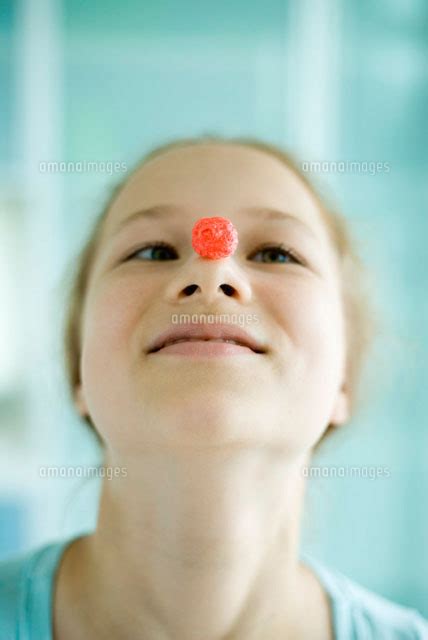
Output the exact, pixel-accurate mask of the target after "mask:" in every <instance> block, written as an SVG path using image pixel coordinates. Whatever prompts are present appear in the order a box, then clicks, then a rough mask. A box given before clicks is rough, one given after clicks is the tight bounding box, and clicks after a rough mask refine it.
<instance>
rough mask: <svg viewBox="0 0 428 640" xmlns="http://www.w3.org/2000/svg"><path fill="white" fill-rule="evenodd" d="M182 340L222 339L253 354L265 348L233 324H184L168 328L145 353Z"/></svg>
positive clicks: (261, 351)
mask: <svg viewBox="0 0 428 640" xmlns="http://www.w3.org/2000/svg"><path fill="white" fill-rule="evenodd" d="M183 338H201V340H209V339H210V338H213V339H215V338H224V339H225V340H235V341H236V342H239V344H242V345H244V346H245V347H249V348H250V349H252V351H254V352H255V353H265V352H266V348H265V346H264V345H263V344H262V343H261V342H259V340H257V338H255V337H253V336H251V335H250V334H249V333H247V332H246V331H244V330H243V329H241V328H240V327H237V326H235V325H233V324H220V323H218V324H215V325H212V326H207V325H206V324H203V323H202V324H199V323H198V324H197V323H191V324H184V325H180V326H172V327H168V329H166V331H163V332H162V333H161V334H159V335H158V336H157V337H156V338H155V339H154V340H153V341H152V342H151V344H149V346H148V349H147V353H152V352H153V351H158V350H159V349H161V348H162V347H164V346H165V344H166V343H167V342H171V341H173V340H180V339H183Z"/></svg>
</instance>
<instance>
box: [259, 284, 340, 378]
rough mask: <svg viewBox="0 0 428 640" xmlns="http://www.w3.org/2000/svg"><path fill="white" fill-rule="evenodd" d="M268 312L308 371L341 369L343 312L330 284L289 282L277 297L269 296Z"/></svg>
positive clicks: (333, 285) (276, 293)
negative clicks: (270, 312)
mask: <svg viewBox="0 0 428 640" xmlns="http://www.w3.org/2000/svg"><path fill="white" fill-rule="evenodd" d="M269 305H270V308H271V310H272V315H273V316H274V317H275V319H276V321H277V323H278V324H279V325H280V328H281V329H282V331H283V333H284V334H285V336H286V339H287V340H288V341H289V344H290V348H291V349H292V350H295V351H296V352H297V353H298V354H299V356H300V358H299V359H300V360H303V362H304V366H305V368H310V369H311V370H312V371H314V370H317V369H321V370H323V371H325V370H326V367H328V368H333V369H337V368H340V367H341V366H342V358H343V349H344V334H343V329H344V327H343V312H342V307H341V303H340V298H339V293H338V290H337V287H336V284H335V283H334V282H329V281H321V280H319V279H315V278H313V279H310V278H303V277H302V278H297V277H296V278H294V279H291V278H290V279H289V280H288V281H287V283H284V286H283V288H282V291H281V295H278V289H277V290H276V291H275V293H274V294H273V292H271V295H270V302H269Z"/></svg>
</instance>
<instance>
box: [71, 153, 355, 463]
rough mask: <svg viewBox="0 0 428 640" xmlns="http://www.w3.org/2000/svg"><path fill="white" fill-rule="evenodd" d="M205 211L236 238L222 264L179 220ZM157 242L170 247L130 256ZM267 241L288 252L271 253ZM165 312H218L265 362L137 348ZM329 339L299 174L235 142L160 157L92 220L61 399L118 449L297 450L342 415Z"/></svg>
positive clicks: (323, 280) (328, 306)
mask: <svg viewBox="0 0 428 640" xmlns="http://www.w3.org/2000/svg"><path fill="white" fill-rule="evenodd" d="M153 207H156V210H154V209H152V208H153ZM147 209H150V212H149V213H146V214H144V213H142V212H143V210H147ZM270 210H274V211H277V212H278V211H280V212H283V214H284V215H280V214H276V215H275V214H272V213H269V211H270ZM137 212H139V213H137ZM211 216H224V217H226V218H229V219H230V220H231V221H232V222H233V224H234V225H235V227H236V228H237V230H238V234H239V244H238V248H237V250H236V251H235V253H234V254H233V256H230V257H228V258H224V259H221V260H207V259H204V258H202V257H200V256H199V255H198V254H197V253H195V251H194V250H193V248H192V245H191V234H192V227H193V225H194V224H195V222H196V221H197V220H198V219H199V218H201V217H211ZM158 241H162V242H163V243H168V245H170V248H167V247H165V248H163V249H162V248H158V249H156V248H146V249H144V250H142V249H141V247H142V246H143V245H147V244H156V243H157V242H158ZM279 243H282V244H283V245H285V246H286V247H287V248H288V249H290V250H291V251H292V252H293V254H294V255H295V256H296V257H295V258H294V257H292V256H291V255H290V254H287V253H283V252H282V251H281V249H277V250H274V249H273V248H272V246H277V245H278V244H279ZM263 244H264V245H269V246H270V247H271V248H270V249H268V250H266V249H263V250H262V249H260V248H259V247H260V245H263ZM222 284H227V285H229V287H225V288H222V287H220V285H222ZM189 285H197V286H196V287H192V288H190V289H187V287H189ZM230 293H232V295H230ZM227 294H229V295H227ZM179 314H189V315H190V316H193V318H192V321H195V315H197V316H207V315H208V314H215V315H223V314H226V316H224V315H223V319H222V320H223V321H224V322H230V323H233V322H235V324H238V322H239V326H240V327H241V328H242V329H244V330H245V331H247V332H248V333H250V334H251V335H252V336H254V337H256V338H257V339H258V340H259V341H260V342H261V343H262V344H263V345H264V346H265V348H266V352H265V353H262V354H257V353H252V352H251V353H248V354H246V355H238V356H219V357H211V358H207V357H189V356H179V355H174V354H168V353H166V352H165V353H162V352H159V353H147V349H148V347H149V345H150V344H151V343H152V341H153V339H154V338H156V337H157V336H158V334H159V333H161V332H163V331H164V330H165V329H167V328H168V327H171V326H173V327H177V326H179V325H178V324H177V321H176V320H174V319H173V318H177V315H179ZM229 317H230V318H231V319H230V320H229V319H228V318H229ZM243 318H245V319H246V322H245V323H244V324H243V323H242V319H243ZM237 319H238V320H237ZM198 320H199V318H198ZM200 321H201V322H203V318H202V320H200ZM206 326H207V327H209V326H210V325H209V324H208V323H207V324H206ZM211 326H213V325H211ZM344 336H345V327H344V315H343V309H342V303H341V295H340V280H339V272H338V266H337V264H336V257H335V254H334V251H333V249H332V247H331V245H330V242H329V238H328V235H327V229H326V228H325V225H324V222H323V221H322V218H321V215H320V212H319V210H318V207H317V204H316V202H315V200H314V199H313V197H312V196H311V194H310V192H309V191H308V189H307V188H306V187H305V186H304V184H303V183H302V182H301V181H300V180H299V178H298V177H296V176H295V175H294V173H293V172H292V171H291V170H289V169H288V168H287V167H286V166H284V165H283V164H282V163H281V162H280V161H279V160H277V159H276V158H274V157H271V156H270V155H268V154H267V153H264V152H262V151H258V150H255V149H248V148H246V147H243V146H239V145H233V144H222V145H218V144H209V143H205V144H204V145H200V146H189V147H186V148H181V149H172V150H169V151H167V152H165V153H164V154H163V155H161V156H158V157H157V158H155V159H153V160H151V161H150V162H149V163H147V164H146V165H145V166H143V167H141V168H140V169H139V170H138V171H137V172H136V173H134V175H133V176H132V177H131V178H130V180H129V181H128V182H127V184H126V185H125V187H124V188H123V189H122V191H121V192H120V194H119V195H118V197H117V198H116V200H115V202H114V204H113V206H112V207H111V209H110V211H109V214H108V216H107V219H106V221H105V225H104V228H103V231H102V236H101V242H100V245H99V249H98V252H97V256H96V259H95V262H94V265H93V268H92V271H91V274H90V279H89V284H88V290H87V295H86V300H85V307H84V311H83V316H82V358H81V379H82V384H81V386H80V387H79V388H78V390H77V394H76V404H77V407H78V408H79V411H80V412H81V413H83V414H84V413H89V415H90V416H91V418H92V421H93V422H94V424H95V425H96V427H97V429H98V431H99V433H100V434H101V436H102V438H103V439H104V440H105V442H106V445H107V446H108V447H109V448H110V449H111V450H112V451H114V452H116V453H118V454H126V455H130V454H132V453H135V454H138V453H139V452H141V451H144V450H148V449H149V448H154V449H160V448H170V449H174V450H176V451H177V452H178V450H179V449H180V448H182V449H184V448H185V447H198V448H200V449H203V448H206V447H214V446H225V445H227V444H229V445H235V446H236V445H239V446H245V444H247V445H251V446H253V447H254V446H257V445H258V446H259V447H263V446H265V447H266V446H269V447H271V448H272V447H277V448H278V450H279V449H282V450H283V451H285V452H287V453H288V454H290V455H293V456H296V455H298V454H301V453H304V452H306V451H308V450H309V449H310V448H311V447H312V446H313V445H314V444H315V443H316V442H317V441H318V440H319V438H320V437H321V435H322V434H323V432H324V430H325V429H326V427H327V425H328V424H329V423H335V424H340V423H342V422H344V421H346V419H347V418H348V404H347V395H346V390H345V387H344V384H343V383H344V368H345V348H346V345H345V337H344Z"/></svg>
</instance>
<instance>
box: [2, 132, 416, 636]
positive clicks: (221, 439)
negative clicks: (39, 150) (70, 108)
mask: <svg viewBox="0 0 428 640" xmlns="http://www.w3.org/2000/svg"><path fill="white" fill-rule="evenodd" d="M209 216H224V217H227V218H228V219H229V220H230V221H231V222H232V223H233V225H234V226H235V228H236V229H237V230H238V233H239V243H238V247H237V249H236V251H235V253H234V254H233V255H229V256H228V257H226V258H222V259H216V260H210V259H206V258H204V257H202V256H200V255H199V254H198V253H196V251H194V249H193V248H192V244H191V234H192V228H193V226H194V224H195V223H196V222H197V221H198V219H199V218H201V217H209ZM360 273H361V271H360V264H359V262H358V259H357V257H356V255H355V254H354V252H353V251H352V247H351V244H350V240H349V237H348V234H347V232H346V227H345V225H344V222H343V220H342V219H341V218H340V217H339V216H338V215H336V214H333V213H332V212H331V211H329V210H328V209H327V207H326V206H325V205H324V204H323V203H322V201H321V199H320V197H319V196H318V195H317V193H316V191H315V190H314V188H313V187H312V186H311V185H310V184H309V182H308V180H307V179H306V178H305V176H304V175H303V174H302V173H301V172H300V171H299V169H298V168H297V166H296V165H295V164H293V162H292V161H291V160H290V158H289V157H288V155H287V154H285V153H284V152H283V151H282V150H281V149H279V148H277V147H274V146H272V145H267V144H262V143H260V142H257V141H252V140H246V139H245V140H242V139H233V140H225V139H220V138H214V137H210V138H202V139H195V140H182V141H179V142H177V143H174V144H170V145H167V146H165V147H160V148H158V149H156V150H154V151H153V152H152V153H151V154H149V155H148V156H146V158H145V160H144V161H143V162H142V163H141V164H139V165H138V167H137V168H136V169H135V170H134V171H133V172H132V173H131V175H130V176H129V177H127V178H126V180H125V181H124V182H123V183H122V184H121V185H119V187H118V188H117V189H116V190H115V192H114V194H113V196H112V197H111V199H110V201H109V202H108V204H107V206H106V208H105V210H104V211H103V212H102V214H101V216H100V217H99V219H98V220H97V222H96V225H95V227H94V229H93V233H92V235H91V237H90V238H89V240H88V243H87V245H86V247H85V248H84V250H83V252H82V253H81V256H80V260H79V261H78V264H77V271H76V279H75V284H74V288H73V291H72V295H71V298H70V308H69V312H68V318H67V327H66V354H67V369H68V375H69V381H70V388H71V392H72V397H73V402H74V404H75V406H76V409H77V411H78V412H79V414H80V415H81V416H82V417H83V418H84V419H85V420H86V421H87V423H88V425H90V428H92V429H94V430H95V432H96V434H97V437H98V438H99V440H100V443H101V444H102V446H103V451H104V464H105V466H106V467H107V468H109V469H112V470H113V471H114V473H111V474H109V477H105V478H104V480H103V485H102V492H101V500H100V507H99V514H98V520H97V525H96V529H95V530H94V531H93V532H89V533H88V534H87V535H80V536H78V537H74V538H72V539H68V540H60V541H58V542H56V543H53V544H50V545H46V546H44V547H43V548H41V549H38V550H36V551H32V552H30V553H27V554H25V556H24V555H23V556H20V557H18V558H15V559H11V560H9V561H7V562H4V563H3V564H2V566H1V570H0V576H1V577H0V625H1V628H2V633H1V634H0V635H1V638H2V639H3V638H4V639H5V640H6V638H7V639H9V638H19V639H20V640H23V639H24V638H26V639H30V638H31V640H83V639H87V638H94V639H95V638H96V639H109V640H125V639H130V638H132V640H278V639H280V638H292V639H293V640H306V639H307V640H328V639H332V638H340V639H343V640H349V639H352V638H358V639H364V640H367V639H369V638H373V639H379V638H391V639H392V638H394V639H397V640H398V639H405V638H408V639H409V640H410V638H427V637H428V624H427V622H426V621H425V620H424V619H423V618H422V616H421V615H420V614H419V613H417V612H416V611H415V610H413V609H409V608H405V607H403V606H400V605H398V604H395V603H393V602H390V601H388V600H386V599H384V598H382V597H380V596H378V595H376V594H374V593H371V592H369V591H367V590H365V589H364V588H363V587H361V586H359V585H357V584H355V583H354V582H352V581H351V580H350V579H348V578H347V577H345V576H344V575H342V574H341V573H339V572H338V571H334V570H333V569H330V568H328V567H326V566H324V565H323V564H321V563H320V562H317V561H316V560H314V559H313V558H309V557H307V556H305V555H302V554H300V552H299V538H300V515H301V512H302V507H303V499H304V488H305V473H304V469H305V468H306V467H307V465H309V463H310V460H311V457H312V455H313V452H314V450H315V449H316V448H317V447H318V446H319V444H320V443H321V442H322V441H323V440H324V439H325V438H326V437H327V436H328V435H329V434H330V433H331V432H332V431H334V430H335V429H338V428H339V427H340V426H341V425H344V424H345V423H346V422H347V421H348V420H349V418H350V416H351V415H352V411H353V408H354V399H355V389H356V381H357V375H358V371H359V369H360V364H361V359H362V355H363V352H364V348H365V346H366V345H367V344H368V340H369V337H370V330H369V329H370V324H369V318H368V317H367V315H366V305H365V300H364V297H363V296H362V289H361V286H360V284H359V280H358V278H359V276H360ZM243 314H244V316H245V317H246V318H247V319H248V320H247V322H246V323H245V325H244V326H238V325H237V324H236V322H233V321H232V322H229V321H228V318H229V317H236V316H237V315H239V316H242V315H243ZM189 317H190V318H191V322H189ZM208 317H211V319H213V318H214V319H215V322H212V321H211V322H207V321H206V320H207V318H208ZM220 317H221V322H217V319H218V318H220ZM226 340H232V341H234V342H232V343H227V342H226Z"/></svg>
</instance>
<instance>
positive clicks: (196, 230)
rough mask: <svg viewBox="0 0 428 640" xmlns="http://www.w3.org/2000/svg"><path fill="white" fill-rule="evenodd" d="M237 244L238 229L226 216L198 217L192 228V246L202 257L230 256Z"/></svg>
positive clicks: (213, 258) (215, 258) (212, 258)
mask: <svg viewBox="0 0 428 640" xmlns="http://www.w3.org/2000/svg"><path fill="white" fill-rule="evenodd" d="M237 246H238V231H237V230H236V228H235V227H234V226H233V224H232V222H231V221H230V220H228V219H227V218H222V217H220V216H214V217H212V218H200V219H199V220H198V221H197V222H196V223H195V224H194V226H193V229H192V247H193V248H194V250H195V251H196V253H199V255H200V256H202V257H203V258H210V259H211V260H218V259H219V258H227V257H228V256H231V255H232V254H233V253H234V252H235V250H236V247H237Z"/></svg>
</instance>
